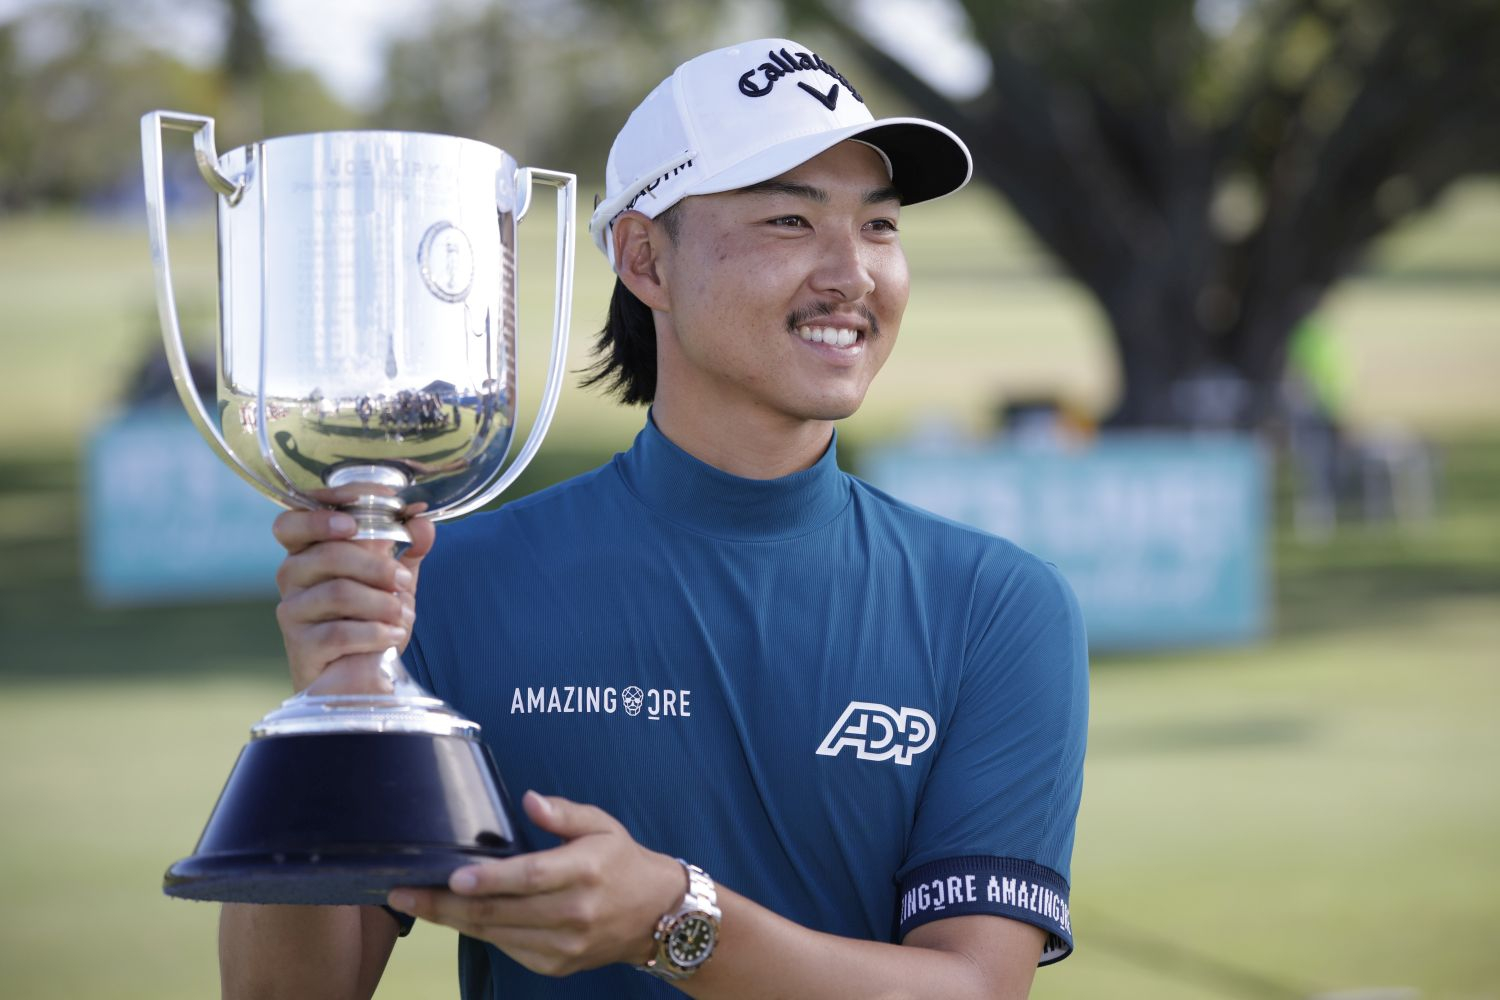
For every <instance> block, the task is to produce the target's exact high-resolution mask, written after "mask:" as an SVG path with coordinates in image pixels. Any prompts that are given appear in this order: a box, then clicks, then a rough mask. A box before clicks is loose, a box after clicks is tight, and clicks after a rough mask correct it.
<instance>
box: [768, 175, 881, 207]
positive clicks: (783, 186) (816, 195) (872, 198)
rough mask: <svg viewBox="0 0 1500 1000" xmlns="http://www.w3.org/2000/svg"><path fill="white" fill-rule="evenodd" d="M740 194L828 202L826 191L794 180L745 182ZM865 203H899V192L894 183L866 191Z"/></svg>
mask: <svg viewBox="0 0 1500 1000" xmlns="http://www.w3.org/2000/svg"><path fill="white" fill-rule="evenodd" d="M739 193H740V194H786V195H791V196H792V197H793V198H805V199H807V200H808V201H811V202H816V203H817V204H819V205H826V204H828V200H829V199H828V192H827V191H825V190H823V189H822V188H820V187H813V186H812V185H811V184H798V183H796V182H795V181H777V180H770V181H761V182H760V183H759V184H747V185H746V186H744V187H742V188H740V189H739ZM861 200H862V201H863V202H864V204H866V205H882V204H884V203H885V202H888V201H894V202H897V203H900V201H901V192H900V191H898V190H896V188H895V186H894V185H890V184H888V185H886V186H885V187H881V188H874V189H873V190H870V191H866V192H865V196H864V198H862V199H861Z"/></svg>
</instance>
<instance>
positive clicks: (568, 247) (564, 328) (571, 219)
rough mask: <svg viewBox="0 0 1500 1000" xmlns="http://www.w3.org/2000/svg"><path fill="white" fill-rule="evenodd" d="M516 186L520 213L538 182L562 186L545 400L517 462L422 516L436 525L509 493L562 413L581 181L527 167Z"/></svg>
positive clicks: (519, 173)
mask: <svg viewBox="0 0 1500 1000" xmlns="http://www.w3.org/2000/svg"><path fill="white" fill-rule="evenodd" d="M516 176H517V181H518V183H517V187H520V188H522V189H523V190H524V191H525V200H524V201H523V202H522V203H521V212H520V213H519V214H524V213H525V211H526V209H527V208H529V207H530V206H531V191H532V186H533V185H534V184H546V185H548V186H550V187H555V188H557V279H556V282H555V283H554V286H553V287H554V288H555V290H556V297H555V299H554V301H553V308H552V360H551V363H550V364H549V365H548V367H547V383H546V386H545V388H543V390H542V401H541V404H540V405H539V406H538V407H537V413H536V420H535V421H534V422H533V423H532V425H531V433H529V434H527V435H526V445H525V446H524V447H523V448H522V449H521V452H520V454H518V455H517V456H516V457H515V459H514V460H513V461H512V462H511V463H510V465H509V466H507V467H506V469H505V471H504V472H502V473H501V474H500V475H499V476H498V477H497V478H496V479H494V480H493V481H491V482H490V483H489V485H487V486H485V487H483V488H481V489H480V490H479V491H478V492H477V493H475V494H473V495H471V496H469V497H468V498H466V499H464V500H463V501H461V502H460V503H457V504H454V505H453V506H451V507H447V508H445V509H443V510H440V511H436V512H434V513H432V514H427V515H423V516H425V517H430V518H431V519H432V520H434V521H446V520H448V519H449V518H454V517H460V516H462V515H464V514H467V513H469V512H471V511H474V510H477V509H479V508H480V507H483V506H484V505H485V504H487V503H489V502H490V501H491V500H493V499H495V498H496V497H497V496H499V495H500V494H501V493H503V492H504V491H505V489H506V488H507V487H509V486H510V484H511V483H513V482H515V481H516V477H517V476H519V475H520V474H521V473H522V472H524V471H526V466H528V465H530V464H531V459H532V458H533V457H534V456H535V455H536V452H537V449H538V448H540V447H541V445H542V438H544V437H546V435H547V429H548V428H549V427H551V426H552V417H553V415H554V414H555V413H556V412H557V399H558V397H559V396H560V395H562V386H563V379H564V378H565V377H566V376H567V368H568V327H569V324H570V323H571V320H572V315H573V234H574V232H575V231H576V229H577V216H578V178H577V177H575V176H574V175H573V174H565V173H561V172H559V171H556V170H543V169H541V168H540V167H522V168H521V169H520V171H519V172H518V173H517V175H516Z"/></svg>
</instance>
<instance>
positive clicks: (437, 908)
mask: <svg viewBox="0 0 1500 1000" xmlns="http://www.w3.org/2000/svg"><path fill="white" fill-rule="evenodd" d="M408 893H409V894H410V898H409V899H407V898H406V896H405V894H408ZM391 900H392V902H391V905H392V907H394V908H395V909H398V910H401V911H403V912H405V913H410V914H411V915H412V916H414V917H421V918H422V919H423V920H430V921H432V922H433V923H438V924H444V925H446V926H449V927H458V926H460V925H464V926H467V927H483V928H485V931H484V935H483V936H485V937H489V936H490V929H491V928H500V927H532V928H556V927H573V928H577V927H581V926H583V924H584V920H583V917H584V916H586V915H585V914H577V913H573V912H571V911H570V909H569V908H570V907H576V906H577V905H578V903H577V901H576V900H574V899H572V894H569V893H545V894H543V895H539V896H460V895H458V894H457V893H452V892H444V891H443V890H441V889H415V890H406V889H398V890H396V891H395V892H393V893H391ZM398 900H401V901H404V902H405V905H397V902H396V901H398Z"/></svg>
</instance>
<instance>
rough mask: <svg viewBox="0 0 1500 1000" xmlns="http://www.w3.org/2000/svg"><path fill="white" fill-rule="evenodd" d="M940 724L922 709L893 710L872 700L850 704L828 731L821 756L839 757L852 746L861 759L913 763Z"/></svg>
mask: <svg viewBox="0 0 1500 1000" xmlns="http://www.w3.org/2000/svg"><path fill="white" fill-rule="evenodd" d="M936 736H937V725H936V724H935V723H934V722H933V721H932V716H930V715H928V714H927V713H926V712H924V711H922V710H921V709H920V708H891V707H890V706H889V705H880V704H877V703H875V702H873V701H851V702H850V703H849V707H848V708H846V709H844V714H843V715H841V716H839V721H837V722H835V723H834V724H833V728H832V729H830V730H828V735H827V736H825V737H823V743H822V745H821V746H819V747H818V753H819V754H820V755H822V756H824V757H837V756H838V755H839V754H840V753H842V752H843V750H844V748H845V747H853V748H854V754H855V756H857V757H858V758H859V759H860V760H894V761H895V762H896V763H897V764H910V763H911V759H912V758H913V757H915V756H916V755H917V754H919V753H921V752H922V751H923V750H926V749H927V748H928V747H930V746H932V741H933V739H934V737H936Z"/></svg>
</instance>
